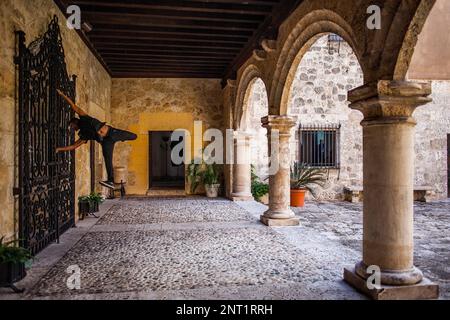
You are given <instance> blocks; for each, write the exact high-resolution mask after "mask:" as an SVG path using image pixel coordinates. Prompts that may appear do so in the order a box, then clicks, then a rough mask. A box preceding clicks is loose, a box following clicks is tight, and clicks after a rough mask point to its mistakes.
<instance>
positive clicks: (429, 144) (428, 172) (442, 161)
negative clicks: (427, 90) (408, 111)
mask: <svg viewBox="0 0 450 320" xmlns="http://www.w3.org/2000/svg"><path fill="white" fill-rule="evenodd" d="M432 90H433V91H432V95H431V98H432V99H433V102H431V103H429V104H427V105H425V106H422V107H419V108H417V109H416V111H415V112H414V118H415V119H416V120H417V127H416V136H415V139H416V141H415V155H416V158H415V183H416V185H418V186H430V187H432V188H433V190H434V192H435V193H436V195H435V198H436V199H444V198H447V195H448V191H447V188H448V185H447V136H448V135H450V112H449V108H450V81H432Z"/></svg>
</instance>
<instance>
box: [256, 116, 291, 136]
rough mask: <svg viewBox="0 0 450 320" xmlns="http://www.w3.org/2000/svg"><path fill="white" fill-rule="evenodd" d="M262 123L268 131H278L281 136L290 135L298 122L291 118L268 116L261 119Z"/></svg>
mask: <svg viewBox="0 0 450 320" xmlns="http://www.w3.org/2000/svg"><path fill="white" fill-rule="evenodd" d="M261 123H262V126H263V127H264V128H266V129H268V130H278V131H279V132H280V133H281V134H290V132H291V129H292V128H293V127H294V126H295V124H296V121H295V120H294V118H292V117H289V116H266V117H264V118H262V119H261Z"/></svg>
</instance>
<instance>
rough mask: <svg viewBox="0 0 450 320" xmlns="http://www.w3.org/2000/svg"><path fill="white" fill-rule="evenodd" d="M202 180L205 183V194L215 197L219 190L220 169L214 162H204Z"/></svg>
mask: <svg viewBox="0 0 450 320" xmlns="http://www.w3.org/2000/svg"><path fill="white" fill-rule="evenodd" d="M202 181H203V184H204V185H205V190H206V196H207V197H208V198H217V197H218V196H219V190H220V187H221V185H220V170H219V166H218V165H217V164H215V163H213V164H206V165H205V169H204V170H203V173H202Z"/></svg>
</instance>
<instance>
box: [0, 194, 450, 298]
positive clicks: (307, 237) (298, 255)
mask: <svg viewBox="0 0 450 320" xmlns="http://www.w3.org/2000/svg"><path fill="white" fill-rule="evenodd" d="M265 209H266V208H265V206H262V205H260V204H258V203H255V202H242V203H233V202H229V201H227V200H206V199H203V198H172V199H162V198H159V199H157V198H156V199H155V198H154V199H130V200H123V201H115V202H112V203H109V206H108V208H107V209H105V213H104V214H102V217H101V218H100V219H99V221H98V222H97V221H95V220H94V219H92V218H90V219H88V223H89V225H85V224H84V223H86V222H83V223H81V224H80V225H79V227H78V228H77V229H73V230H71V231H69V232H68V233H67V234H66V235H64V238H63V241H62V244H61V245H52V246H51V247H50V248H48V249H46V250H45V251H44V252H43V253H42V254H41V255H39V256H38V259H37V262H36V264H35V266H34V267H33V268H32V269H31V270H30V271H29V276H28V277H27V279H28V280H27V279H26V280H24V282H23V283H19V286H21V285H22V286H26V287H27V288H28V289H29V290H27V292H26V293H25V294H24V295H22V296H19V297H20V298H24V299H364V297H363V296H362V295H360V294H358V293H357V292H355V291H354V290H353V289H352V288H350V287H349V286H347V285H346V284H345V283H344V282H343V281H342V272H343V268H344V266H347V265H352V264H354V263H356V262H358V261H359V260H361V251H360V247H361V236H362V229H361V228H362V225H361V222H362V214H361V211H362V206H361V205H359V204H349V203H309V204H308V205H307V206H306V207H305V208H304V209H299V210H296V214H297V215H298V216H299V217H300V219H301V224H302V225H301V226H300V227H291V228H274V229H270V228H267V227H265V226H262V225H261V224H260V223H259V222H258V218H259V215H260V214H261V213H262V212H264V210H265ZM449 209H450V203H449V202H438V203H433V204H417V206H416V223H415V225H416V265H417V266H418V267H420V268H421V269H422V270H424V271H425V274H426V276H427V277H429V278H431V279H432V280H433V281H435V282H437V283H439V284H440V286H441V296H442V298H445V299H450V270H449V266H450V232H449V228H450V210H449ZM94 221H95V224H94ZM58 246H62V247H66V249H61V248H60V247H58ZM64 250H65V251H64ZM71 265H78V266H79V267H80V269H81V289H80V290H75V291H71V290H68V289H67V286H66V281H67V278H68V277H69V275H68V274H67V273H66V269H67V267H69V266H71ZM27 281H28V282H27ZM15 297H17V296H15ZM4 298H6V299H11V298H12V295H10V294H9V295H8V294H5V290H3V289H2V290H0V299H4Z"/></svg>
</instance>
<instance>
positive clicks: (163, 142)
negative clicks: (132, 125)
mask: <svg viewBox="0 0 450 320" xmlns="http://www.w3.org/2000/svg"><path fill="white" fill-rule="evenodd" d="M171 136H172V132H171V131H154V132H149V160H150V162H149V168H150V170H149V186H150V188H177V189H184V185H185V182H184V180H185V168H184V164H181V165H177V164H175V163H173V162H172V159H171V153H172V149H173V148H174V147H175V146H177V145H178V144H180V143H184V138H181V140H180V141H171ZM181 156H183V155H181Z"/></svg>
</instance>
